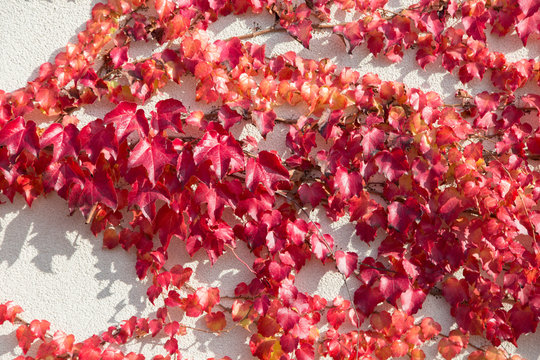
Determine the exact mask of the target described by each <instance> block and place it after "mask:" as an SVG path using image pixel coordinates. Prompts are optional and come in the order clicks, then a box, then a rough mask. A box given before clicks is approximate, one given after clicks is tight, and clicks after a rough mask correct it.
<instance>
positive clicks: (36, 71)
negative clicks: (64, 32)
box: [26, 0, 104, 81]
mask: <svg viewBox="0 0 540 360" xmlns="http://www.w3.org/2000/svg"><path fill="white" fill-rule="evenodd" d="M31 1H34V0H26V2H31ZM46 1H47V2H48V3H51V4H54V5H57V6H60V7H62V6H63V4H65V3H66V2H67V3H75V2H76V0H67V1H66V0H46ZM101 2H104V1H102V0H92V1H91V2H90V9H92V8H93V7H94V6H95V5H96V4H98V3H101ZM69 6H71V7H73V6H75V5H74V4H71V5H69ZM59 10H60V11H62V10H63V9H59ZM87 19H88V20H89V19H91V14H90V13H88V17H87ZM87 19H84V21H83V22H82V23H81V25H79V26H78V27H77V28H76V29H75V31H73V34H74V35H73V36H71V37H70V38H69V43H70V44H76V43H77V42H78V34H79V33H80V32H81V31H84V30H85V29H86V20H87ZM35 20H36V21H39V18H38V19H35ZM66 45H67V44H66ZM65 50H66V47H65V46H62V47H59V48H58V49H56V50H54V51H53V52H51V55H50V56H49V59H48V60H47V61H48V62H50V63H51V64H54V59H55V58H56V56H57V55H58V54H59V53H61V52H62V51H65ZM40 66H41V64H39V65H38V66H37V67H36V68H35V69H34V70H33V71H32V72H31V73H30V75H29V76H28V78H27V81H33V80H34V79H35V78H36V77H37V76H38V75H39V68H40Z"/></svg>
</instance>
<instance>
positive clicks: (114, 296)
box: [0, 0, 540, 360]
mask: <svg viewBox="0 0 540 360" xmlns="http://www.w3.org/2000/svg"><path fill="white" fill-rule="evenodd" d="M95 3H97V0H94V1H91V2H89V1H85V0H71V1H68V0H2V1H1V6H0V19H1V21H0V89H3V90H6V91H11V90H15V89H17V88H19V87H22V86H24V85H25V84H26V82H27V81H29V80H32V79H33V78H34V77H35V76H36V75H37V70H38V68H39V66H40V65H41V64H42V63H43V62H45V61H53V60H54V56H55V55H56V54H57V53H58V52H59V51H61V50H62V49H63V48H64V46H65V45H66V44H67V43H68V42H70V41H71V42H73V41H75V40H76V37H75V35H76V34H77V33H78V32H79V31H81V30H82V29H84V26H85V22H86V20H87V19H88V18H89V14H90V10H91V8H92V6H93V5H94V4H95ZM404 5H406V4H405V3H404V2H403V1H402V2H401V3H400V2H399V1H398V0H394V1H391V2H390V6H389V7H390V8H391V9H392V8H395V9H398V8H401V7H403V6H404ZM272 23H273V18H272V17H271V16H268V15H256V16H252V17H250V16H242V17H239V18H232V17H229V18H225V19H220V20H219V21H218V22H217V23H216V24H213V25H212V27H211V31H212V33H213V34H214V37H215V38H216V39H218V38H219V39H224V38H228V37H230V36H234V35H240V34H244V33H248V32H251V31H253V29H254V28H256V27H258V28H265V27H268V26H270V25H272ZM252 41H253V42H256V43H260V44H262V43H264V44H266V49H267V53H268V54H271V55H275V54H280V53H284V52H286V51H290V50H294V51H296V52H298V53H299V55H301V56H303V57H308V58H318V59H320V58H323V57H328V58H330V59H331V60H333V61H334V62H335V63H337V64H338V65H339V67H345V66H349V67H354V68H356V69H359V71H360V72H361V73H362V74H363V73H367V72H374V73H377V74H379V76H380V77H381V78H382V79H383V80H397V81H401V82H404V83H405V84H406V85H407V86H409V87H417V88H420V89H422V90H424V91H429V90H432V91H436V92H437V93H439V94H442V95H443V98H444V99H445V100H447V101H452V100H453V94H454V93H455V91H456V90H457V89H459V88H465V89H467V90H469V91H471V92H473V93H478V92H480V91H482V90H491V87H490V85H489V84H488V82H487V81H473V82H471V83H470V84H469V85H468V86H464V85H463V84H461V83H459V81H458V80H457V79H456V76H454V75H451V74H448V73H447V72H445V71H444V70H443V69H442V68H441V67H440V65H436V64H435V65H429V66H428V67H427V71H424V70H422V69H420V67H419V66H418V65H417V64H416V62H415V60H414V55H413V54H412V52H410V51H409V52H406V53H405V57H404V59H403V61H402V62H400V63H398V64H391V63H389V62H388V61H387V60H385V59H375V58H373V56H372V55H371V54H370V53H369V52H368V51H367V49H366V48H365V47H361V48H357V49H355V51H354V52H353V54H351V55H347V54H346V52H345V51H344V49H343V44H342V42H341V41H340V40H339V39H338V38H337V37H336V36H332V35H329V34H328V33H322V32H321V33H318V34H316V36H315V38H314V39H313V40H312V44H311V49H312V50H306V49H304V48H302V47H301V45H300V44H298V43H297V42H295V41H292V40H291V38H290V37H289V36H287V35H286V34H284V33H278V34H272V35H267V36H260V37H257V38H255V39H253V40H252ZM489 45H490V47H491V48H492V49H493V50H496V51H501V52H503V53H505V54H506V55H507V57H508V58H509V59H510V60H518V59H521V58H536V59H538V56H539V55H540V41H539V39H530V40H529V45H528V47H527V48H523V47H522V45H521V42H520V41H519V39H518V38H517V37H516V36H515V35H514V36H508V37H506V38H504V39H499V38H489ZM155 49H156V46H155V44H147V45H146V46H139V47H137V48H133V49H131V52H130V54H129V55H130V57H132V58H136V57H138V56H147V55H148V54H149V53H151V52H152V51H153V50H155ZM336 54H338V55H336ZM192 85H193V84H189V83H184V84H182V87H179V86H173V85H170V86H167V87H166V88H165V89H164V91H163V93H162V94H160V95H159V96H156V97H155V98H153V99H152V100H151V101H150V102H149V103H148V104H146V105H145V108H148V109H150V108H152V107H153V105H154V104H155V103H156V102H157V101H158V100H160V99H163V98H167V97H175V98H178V99H180V100H182V101H183V102H184V103H185V104H187V105H188V107H189V108H191V109H201V110H204V108H206V107H205V106H202V105H201V104H197V103H195V101H194V91H193V86H192ZM526 91H535V92H538V89H537V88H536V89H534V88H529V89H526ZM201 107H202V108H201ZM112 108H113V106H112V105H111V104H107V103H97V104H94V105H92V106H88V107H86V108H85V109H82V110H80V111H78V112H77V113H76V114H75V115H76V116H78V117H79V118H80V119H81V121H82V123H84V122H85V121H89V120H92V119H95V118H97V117H103V115H104V114H105V113H107V112H108V111H110V110H111V109H112ZM280 115H282V116H286V115H287V111H286V110H283V113H281V114H280ZM31 117H32V118H34V119H36V120H38V121H41V120H46V119H43V117H42V116H41V115H39V114H31ZM235 129H236V131H237V133H238V134H241V135H242V136H244V135H246V134H251V135H253V136H257V134H256V131H254V130H253V128H252V127H249V126H247V127H246V128H244V129H241V128H235ZM285 134H286V129H285V128H283V127H277V128H276V129H275V130H274V132H272V133H271V134H269V135H268V138H267V140H266V142H265V143H264V144H263V145H262V146H261V147H262V148H263V149H275V150H278V152H279V153H280V154H285V153H286V149H285V146H284V139H285ZM2 201H5V199H2ZM311 216H312V218H313V219H317V220H318V221H320V222H321V223H322V224H324V230H325V231H327V232H329V233H331V234H332V235H333V236H334V238H335V239H336V241H337V247H338V248H341V249H349V250H352V249H354V250H357V251H360V252H362V253H364V254H366V255H368V254H374V253H376V248H375V247H374V246H372V247H368V246H365V245H359V244H358V241H355V236H354V229H353V227H352V226H351V225H350V224H348V223H347V222H346V221H342V222H338V223H330V221H329V220H328V219H326V217H324V216H322V217H319V216H318V215H317V212H313V213H312V214H311ZM362 246H364V247H362ZM238 254H239V256H241V257H242V258H244V259H245V260H246V261H247V262H248V263H249V262H250V261H251V260H252V258H251V257H250V256H251V255H250V254H249V252H248V251H247V250H246V249H239V250H238ZM174 257H175V259H178V260H179V261H183V262H184V263H185V265H186V266H190V267H192V268H193V269H194V270H195V271H194V274H195V275H194V277H195V278H194V280H195V282H194V285H195V286H197V284H201V285H210V286H219V287H220V289H221V293H222V294H225V295H227V294H232V293H233V289H234V286H235V284H237V283H239V282H240V281H249V280H250V276H249V273H248V271H246V269H245V268H243V265H242V264H241V263H240V262H239V261H237V260H236V259H235V258H234V257H233V256H232V255H231V254H226V255H225V256H224V257H223V258H220V259H219V261H218V262H217V264H216V265H215V266H214V267H211V266H210V264H209V262H208V260H207V259H206V258H205V257H204V255H202V254H201V255H200V256H196V257H195V258H193V259H192V258H190V257H189V256H188V255H187V254H186V253H185V251H184V250H182V249H181V248H180V247H179V248H178V249H177V250H176V252H175V254H174ZM134 264H135V261H134V256H133V254H132V253H126V252H124V251H123V250H121V249H117V250H112V251H110V250H102V247H101V240H100V239H99V238H95V237H94V236H93V235H92V234H91V232H90V230H89V228H88V227H87V226H86V225H85V223H84V219H83V218H82V217H81V215H79V214H78V213H76V214H74V215H72V216H70V215H69V212H68V209H67V206H66V204H65V203H64V201H63V200H62V199H60V198H58V197H56V196H53V195H51V196H48V197H47V198H39V199H38V200H37V201H36V202H35V203H34V204H33V206H32V207H31V208H29V207H28V206H27V205H26V204H25V203H24V201H23V200H22V199H21V198H16V200H15V202H14V203H13V204H11V203H9V202H7V203H4V204H2V205H0V303H3V302H5V301H7V300H13V301H14V302H16V303H17V304H19V305H21V306H22V307H23V308H24V310H25V312H24V313H23V318H25V319H28V320H30V319H35V318H37V319H47V320H48V321H50V322H51V324H52V326H53V329H54V330H56V329H62V330H63V331H65V332H68V333H73V334H75V335H76V336H77V339H78V340H82V339H84V338H85V337H88V336H90V335H92V334H94V333H100V332H102V331H104V330H106V329H107V328H108V327H109V326H112V325H116V324H118V323H119V322H121V321H122V320H124V319H127V318H129V317H130V316H132V315H133V314H137V315H139V316H144V315H146V314H148V313H150V312H152V311H153V307H152V306H151V304H149V303H148V302H147V300H146V295H145V293H146V284H144V283H141V282H139V281H137V280H136V276H135V273H134ZM308 266H309V268H308V269H306V270H304V271H302V272H301V273H300V275H299V278H298V280H297V285H298V287H299V289H300V290H303V291H309V292H311V293H317V294H319V295H321V296H324V297H326V298H327V299H333V298H334V297H335V296H336V295H337V294H342V295H343V296H346V291H345V288H344V286H343V282H342V279H341V277H340V276H339V274H338V273H337V271H336V270H335V269H334V268H331V269H329V268H328V267H330V265H327V266H326V267H325V266H323V265H321V264H320V263H319V262H315V261H312V262H311V263H310V264H309V265H308ZM328 270H330V271H328ZM417 316H418V317H421V316H432V317H434V318H435V320H437V321H439V322H440V323H441V324H442V325H443V331H444V332H446V333H448V331H449V329H451V328H452V327H455V326H456V325H455V323H454V322H453V320H452V317H451V316H450V310H449V306H448V305H447V304H446V302H445V301H444V300H443V299H438V298H435V297H429V298H428V300H427V301H426V303H425V304H424V307H423V308H422V310H421V311H420V313H419V314H418V315H417ZM195 324H197V325H198V326H201V325H202V326H204V325H203V322H202V321H201V320H199V321H198V322H195ZM14 329H15V328H14V327H12V326H5V325H4V326H2V327H0V360H7V359H11V358H13V357H15V356H16V355H19V354H20V353H19V352H17V351H16V350H15V348H16V341H15V337H14ZM249 337H250V334H249V333H247V332H246V331H245V330H243V329H241V328H239V327H236V328H234V329H233V330H232V331H231V333H228V334H225V335H223V336H214V335H210V334H202V333H196V334H193V333H188V335H186V336H184V337H182V338H181V340H182V343H181V348H182V349H183V350H182V352H183V354H184V355H185V356H186V357H187V358H191V359H206V358H207V357H211V356H223V355H229V356H231V357H232V358H233V359H249V358H251V354H250V352H249V347H248V346H247V345H244V344H245V343H246V342H247V340H248V339H249ZM477 340H478V341H477ZM475 341H476V342H475ZM479 341H480V340H479V339H474V338H472V339H471V342H473V343H475V344H477V345H482V343H481V342H479ZM156 342H157V343H159V342H160V339H152V340H151V341H148V342H146V343H144V344H143V345H137V346H131V347H130V346H129V345H128V346H127V348H126V349H127V350H130V351H141V352H143V353H144V354H146V355H153V354H155V353H156V352H157V350H158V348H157V347H156V346H155V345H156ZM538 344H540V334H538V333H537V334H532V335H528V336H523V337H521V338H520V341H519V351H515V350H514V348H513V347H512V346H510V345H508V346H507V348H508V349H509V351H511V352H512V353H519V354H521V355H522V356H524V357H526V358H527V359H532V360H534V359H540V355H539V354H540V347H539V345H538ZM426 353H427V358H428V359H435V358H438V357H437V355H436V346H435V345H434V346H431V348H429V349H427V350H426Z"/></svg>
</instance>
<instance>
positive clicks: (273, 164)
mask: <svg viewBox="0 0 540 360" xmlns="http://www.w3.org/2000/svg"><path fill="white" fill-rule="evenodd" d="M259 183H262V184H263V185H264V187H265V188H266V189H267V190H268V191H269V192H270V193H271V194H273V191H274V190H277V189H278V188H282V187H283V186H285V185H288V183H289V171H288V170H287V168H285V167H284V166H283V165H282V163H281V159H280V158H279V157H278V156H277V155H276V154H274V153H271V152H268V151H261V152H260V153H259V155H258V157H257V158H256V159H255V158H250V159H249V160H248V163H247V166H246V186H247V188H248V189H249V190H250V191H255V188H256V187H257V185H258V184H259Z"/></svg>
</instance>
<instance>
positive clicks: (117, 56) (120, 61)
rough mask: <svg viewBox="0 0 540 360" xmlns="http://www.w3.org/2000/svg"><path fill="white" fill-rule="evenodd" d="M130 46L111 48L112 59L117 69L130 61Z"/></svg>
mask: <svg viewBox="0 0 540 360" xmlns="http://www.w3.org/2000/svg"><path fill="white" fill-rule="evenodd" d="M128 49H129V47H128V46H122V47H115V48H114V49H112V50H111V53H110V56H111V61H112V63H113V66H114V68H115V69H118V68H119V67H121V66H122V65H124V64H125V63H126V61H128Z"/></svg>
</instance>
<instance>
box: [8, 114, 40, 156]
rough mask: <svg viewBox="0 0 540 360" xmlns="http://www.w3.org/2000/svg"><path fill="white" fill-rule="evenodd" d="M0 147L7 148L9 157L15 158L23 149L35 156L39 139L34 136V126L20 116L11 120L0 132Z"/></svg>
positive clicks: (31, 122)
mask: <svg viewBox="0 0 540 360" xmlns="http://www.w3.org/2000/svg"><path fill="white" fill-rule="evenodd" d="M0 145H4V146H6V147H7V150H8V152H9V154H10V155H11V156H17V155H19V154H20V152H21V151H23V149H25V150H26V151H28V152H29V153H30V154H32V155H34V156H37V153H38V151H39V139H38V136H37V134H36V124H35V123H34V122H33V121H26V120H24V118H23V117H22V116H19V117H17V118H16V119H14V120H11V121H10V122H8V123H7V124H6V125H4V126H3V127H2V130H0Z"/></svg>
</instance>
